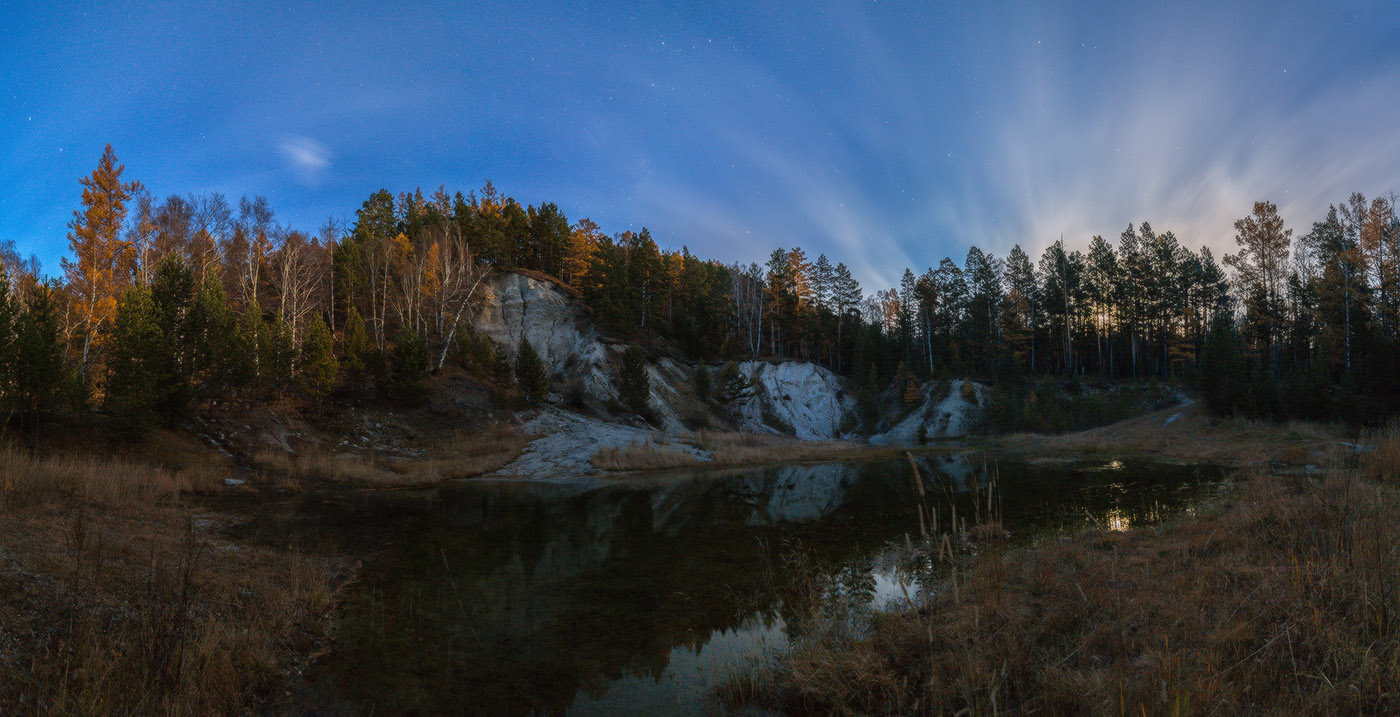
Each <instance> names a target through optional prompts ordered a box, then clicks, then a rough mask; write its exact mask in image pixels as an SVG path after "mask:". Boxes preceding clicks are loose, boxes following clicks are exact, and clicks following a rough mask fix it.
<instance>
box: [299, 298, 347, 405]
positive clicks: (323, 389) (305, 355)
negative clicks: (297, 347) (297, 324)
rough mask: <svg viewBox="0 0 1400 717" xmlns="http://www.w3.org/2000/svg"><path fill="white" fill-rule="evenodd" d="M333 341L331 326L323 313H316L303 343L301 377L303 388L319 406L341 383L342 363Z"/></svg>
mask: <svg viewBox="0 0 1400 717" xmlns="http://www.w3.org/2000/svg"><path fill="white" fill-rule="evenodd" d="M332 343H333V341H332V338H331V330H330V328H328V327H327V326H326V322H325V321H324V320H323V319H322V318H321V315H320V314H316V315H315V316H314V317H313V318H312V319H311V325H310V326H308V327H307V329H306V338H305V340H304V341H303V342H302V345H301V367H300V368H301V375H300V376H299V378H300V382H301V387H302V390H303V391H305V392H306V394H307V395H308V396H310V397H311V399H312V400H313V401H315V402H316V405H317V406H319V405H320V404H321V401H322V399H324V398H325V397H326V395H327V394H329V393H330V392H331V391H334V390H335V387H336V386H337V385H338V384H339V383H340V363H339V362H338V361H336V359H335V351H334V349H333V347H332Z"/></svg>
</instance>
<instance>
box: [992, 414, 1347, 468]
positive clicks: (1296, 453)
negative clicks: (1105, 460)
mask: <svg viewBox="0 0 1400 717" xmlns="http://www.w3.org/2000/svg"><path fill="white" fill-rule="evenodd" d="M1172 416H1176V417H1177V418H1176V419H1175V420H1172V421H1171V423H1167V421H1168V420H1169V419H1171V418H1172ZM1348 435H1349V434H1348V433H1347V431H1346V429H1344V428H1343V427H1342V426H1340V425H1331V424H1317V423H1306V422H1301V421H1294V422H1289V423H1286V424H1277V423H1270V422H1267V421H1258V420H1251V419H1246V418H1213V417H1211V416H1210V415H1209V414H1208V413H1207V412H1206V411H1205V409H1204V408H1202V407H1200V406H1198V405H1192V406H1184V407H1177V408H1169V409H1166V410H1163V411H1157V412H1154V413H1149V414H1146V415H1143V416H1138V417H1136V418H1130V419H1127V420H1124V421H1119V422H1117V423H1113V424H1110V425H1107V426H1103V427H1101V428H1094V429H1090V430H1087V431H1080V432H1078V433H1070V434H1063V435H1037V434H1015V435H1010V436H1003V437H1000V438H994V439H991V440H989V441H988V444H989V445H990V446H993V447H996V448H997V449H998V450H1000V451H1003V452H1007V453H1011V454H1022V455H1029V456H1032V457H1041V456H1046V455H1051V456H1057V457H1062V458H1065V459H1074V458H1077V457H1082V456H1084V455H1089V454H1118V455H1131V456H1134V457H1142V458H1156V459H1161V460H1179V461H1190V462H1200V463H1212V464H1216V465H1228V466H1240V467H1243V466H1248V465H1258V464H1286V465H1303V464H1307V463H1314V464H1318V465H1327V464H1330V463H1332V462H1334V461H1336V460H1339V459H1341V458H1344V457H1345V456H1346V455H1347V454H1348V453H1349V452H1350V450H1349V449H1347V448H1346V447H1345V446H1342V445H1340V442H1341V441H1349V440H1351V438H1348Z"/></svg>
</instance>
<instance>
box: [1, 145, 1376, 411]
mask: <svg viewBox="0 0 1400 717" xmlns="http://www.w3.org/2000/svg"><path fill="white" fill-rule="evenodd" d="M123 172H124V168H123V167H122V166H121V165H120V164H119V163H118V162H117V160H116V157H115V156H114V154H113V152H112V150H111V148H110V146H109V147H107V148H106V150H105V151H104V153H103V155H102V157H101V159H100V160H99V163H98V166H97V167H96V169H94V170H93V172H92V174H91V175H90V176H88V177H85V178H83V179H82V180H81V185H82V198H81V206H80V208H79V209H78V210H76V211H75V212H74V216H73V220H72V222H71V223H70V231H69V236H68V239H69V253H68V256H66V257H65V258H64V259H63V260H62V262H61V268H62V276H61V277H54V278H47V277H44V276H42V274H41V272H40V270H39V267H38V266H37V262H34V261H33V260H31V261H29V262H24V261H21V259H20V257H19V256H18V254H17V252H15V251H14V248H13V246H6V247H0V281H3V287H2V288H3V289H4V291H3V292H0V293H3V301H4V303H3V304H0V374H3V375H0V395H3V396H4V397H5V399H6V401H5V402H6V405H8V406H9V407H10V410H11V411H18V412H20V413H21V414H22V415H25V416H35V415H39V414H42V413H44V412H46V411H54V410H58V409H60V408H65V407H66V408H81V407H85V406H100V407H103V408H105V409H106V410H109V411H111V412H114V413H118V414H121V415H122V416H125V417H127V418H129V419H130V421H131V423H132V424H133V425H150V424H152V423H154V422H157V421H163V422H166V423H171V424H174V423H178V422H180V421H184V420H187V419H188V418H189V417H190V416H191V415H193V413H194V412H195V411H196V409H197V408H198V407H199V406H201V405H206V404H207V405H213V404H214V403H217V402H219V401H227V400H245V401H256V400H260V399H262V398H266V397H272V396H282V395H287V394H288V393H289V392H291V393H295V394H297V395H300V396H301V397H303V398H304V399H305V400H307V401H309V402H312V403H315V404H317V405H319V404H320V402H321V401H323V400H324V399H325V397H326V396H328V395H330V394H332V393H334V392H336V391H341V392H346V391H364V390H366V387H370V388H372V389H374V390H379V391H381V392H382V393H384V394H385V395H391V396H397V397H400V398H407V399H408V400H423V398H424V397H425V391H426V386H425V383H424V381H425V378H426V376H427V375H428V374H429V373H431V372H433V371H436V370H439V369H441V368H442V367H443V366H444V365H446V364H447V363H448V362H453V363H457V364H460V365H463V366H466V367H468V368H469V369H471V370H473V371H475V372H477V373H478V375H480V376H481V377H483V378H484V379H489V380H495V382H496V383H497V384H498V385H500V384H510V385H513V386H518V387H519V390H520V392H521V393H522V394H524V395H526V396H527V397H530V398H539V397H541V396H542V395H543V394H544V393H545V391H546V390H547V387H548V381H547V377H545V378H542V377H541V371H540V368H539V367H538V366H537V364H538V359H537V357H535V358H534V359H532V358H531V357H529V356H526V357H521V356H519V355H516V356H509V355H505V354H504V353H503V352H502V351H501V350H500V349H499V348H498V347H493V346H492V345H490V342H489V341H487V340H485V339H484V337H481V336H478V335H476V333H475V331H474V330H473V327H472V326H471V316H472V313H473V308H474V306H475V304H476V302H478V301H480V300H481V297H482V294H483V291H482V286H483V284H484V282H485V281H487V280H488V278H489V276H490V275H491V274H492V272H499V271H507V270H513V271H525V272H535V273H537V274H539V275H542V276H544V277H548V278H549V279H551V280H554V281H558V282H559V283H561V284H563V285H565V286H568V287H570V288H572V289H573V290H574V291H576V292H577V293H578V295H579V296H581V297H582V300H583V302H584V303H585V304H586V305H587V306H588V307H589V308H590V309H591V310H592V313H593V317H594V320H595V322H596V323H597V325H598V326H599V327H600V328H601V329H602V330H604V331H606V332H608V333H611V334H613V335H614V336H616V337H619V338H622V339H625V340H628V341H630V342H632V343H634V344H637V345H644V346H647V347H648V348H649V350H650V351H663V350H670V351H674V352H678V353H680V354H682V355H685V356H688V357H691V358H696V359H703V360H707V361H714V360H721V359H731V360H732V359H741V358H750V357H767V358H797V359H804V360H810V361H814V362H818V363H821V364H823V365H825V366H828V367H830V368H831V369H833V370H835V371H837V372H840V373H843V374H846V375H849V376H851V377H852V378H853V380H854V382H855V384H856V385H857V386H859V387H861V388H862V389H864V390H867V391H879V390H883V389H885V388H887V387H889V386H890V385H891V384H892V383H893V384H895V385H896V387H897V388H902V387H904V386H907V385H913V384H915V383H917V382H921V381H923V380H925V379H928V378H938V377H952V376H971V377H977V378H982V379H986V380H991V381H996V382H998V383H1001V384H1004V385H1006V386H1010V387H1016V386H1020V385H1024V384H1025V383H1026V382H1027V381H1028V380H1030V379H1033V378H1036V377H1062V378H1071V377H1074V378H1078V377H1088V376H1093V377H1100V378H1106V379H1127V380H1134V379H1136V380H1149V379H1156V380H1163V381H1177V380H1179V381H1189V382H1195V383H1197V384H1198V385H1199V386H1200V387H1201V388H1202V389H1203V390H1204V392H1205V394H1206V397H1207V400H1208V401H1209V403H1210V405H1211V407H1212V408H1214V409H1216V410H1217V411H1219V412H1221V413H1229V412H1236V411H1241V412H1248V413H1253V414H1257V415H1264V416H1270V417H1280V418H1281V417H1288V416H1303V417H1317V418H1322V417H1335V416H1339V417H1344V418H1352V419H1357V420H1376V419H1378V418H1380V417H1382V416H1384V415H1386V414H1388V413H1390V412H1391V411H1393V410H1394V408H1395V407H1396V403H1397V400H1400V377H1397V373H1398V372H1397V369H1398V368H1400V367H1398V366H1396V365H1395V364H1396V358H1395V357H1396V356H1397V352H1398V351H1400V344H1398V343H1397V342H1400V220H1397V217H1396V212H1395V197H1394V196H1389V197H1383V198H1375V199H1372V200H1370V201H1368V200H1366V199H1365V198H1364V197H1363V196H1362V195H1360V194H1353V195H1352V196H1350V197H1348V198H1347V199H1346V200H1345V201H1343V202H1340V203H1339V204H1337V205H1335V206H1333V207H1331V208H1330V209H1329V211H1328V212H1327V214H1326V216H1325V217H1323V218H1322V219H1320V220H1319V221H1316V222H1314V223H1313V224H1312V225H1311V227H1310V228H1309V229H1308V231H1306V232H1304V233H1302V234H1301V235H1299V236H1296V237H1295V236H1294V233H1293V230H1292V229H1289V228H1286V227H1285V224H1284V220H1283V218H1282V217H1280V216H1279V214H1278V210H1277V207H1275V206H1274V205H1273V204H1271V203H1268V202H1259V203H1257V204H1255V205H1254V206H1253V207H1252V211H1251V212H1250V213H1249V215H1248V216H1245V217H1243V218H1241V219H1240V220H1239V221H1237V222H1236V223H1235V231H1236V251H1235V252H1234V253H1230V254H1227V255H1225V256H1224V257H1223V258H1222V259H1221V260H1219V261H1217V259H1216V258H1215V257H1214V256H1213V255H1212V253H1211V252H1210V250H1209V249H1208V248H1205V247H1201V248H1200V249H1198V250H1194V251H1193V250H1191V249H1189V248H1187V247H1186V246H1184V245H1183V244H1182V243H1181V242H1180V241H1179V240H1178V239H1177V238H1176V237H1175V235H1174V234H1173V233H1172V232H1170V231H1166V232H1158V231H1157V230H1155V229H1154V228H1153V227H1152V226H1151V225H1150V224H1148V223H1146V222H1143V223H1141V224H1139V225H1135V226H1134V225H1130V226H1128V227H1127V228H1126V229H1125V230H1124V231H1123V232H1122V233H1121V234H1120V235H1119V236H1118V237H1117V240H1116V242H1115V241H1110V240H1107V239H1104V238H1103V237H1101V236H1095V237H1093V238H1092V239H1090V240H1089V242H1088V243H1087V246H1085V247H1083V248H1081V249H1072V248H1071V247H1069V246H1068V245H1066V243H1065V242H1064V241H1063V240H1060V241H1056V242H1054V243H1052V244H1051V245H1049V246H1048V247H1047V248H1046V249H1045V250H1044V251H1043V252H1042V253H1041V254H1040V256H1039V257H1038V258H1032V256H1031V255H1030V254H1028V253H1027V252H1025V251H1024V250H1023V249H1022V248H1021V247H1020V246H1014V247H1012V249H1011V250H1010V251H1009V252H1007V254H1006V256H1005V257H997V256H994V255H993V254H991V253H989V252H985V251H983V250H981V249H979V248H977V247H973V248H971V249H970V250H969V251H968V252H967V255H966V257H965V258H964V259H963V261H962V262H961V263H958V262H955V261H953V260H952V259H950V258H945V259H943V260H942V261H940V262H939V263H938V264H937V266H936V267H929V268H927V269H926V270H925V271H923V272H922V273H916V272H915V271H914V270H913V269H905V270H904V272H903V276H902V278H901V280H900V282H899V285H898V286H896V287H890V288H886V289H883V290H877V291H874V292H870V293H867V292H865V291H864V290H863V289H862V287H861V285H860V283H859V282H858V281H857V280H856V279H855V278H854V277H853V276H852V273H851V271H850V270H849V268H848V267H847V266H846V265H845V264H844V263H842V262H840V261H837V262H833V261H832V260H831V259H829V258H828V257H827V256H825V255H819V256H817V257H816V258H815V259H812V258H810V257H808V255H807V254H806V252H804V251H803V250H802V249H801V248H798V247H793V248H790V249H775V250H774V251H773V252H772V253H771V255H770V256H769V258H768V260H767V261H766V262H764V263H762V264H759V263H751V264H748V265H742V264H726V263H724V262H720V261H716V260H713V259H702V258H700V257H697V256H696V255H694V254H692V253H691V252H690V251H689V249H688V248H686V247H682V248H681V249H680V250H679V251H673V250H666V249H662V248H660V247H659V246H658V244H657V242H656V241H655V240H654V239H653V237H652V236H651V234H650V232H649V231H648V230H647V229H645V228H643V229H641V230H639V231H635V232H633V231H625V232H622V233H620V234H615V235H611V236H610V235H607V234H605V233H604V232H603V231H602V230H601V228H600V227H598V226H597V225H596V224H595V223H593V222H592V221H590V220H588V219H582V220H579V221H577V222H575V223H571V222H570V221H569V220H568V218H567V217H565V215H564V214H563V213H562V212H561V211H560V209H559V208H558V206H557V205H555V204H552V203H543V204H541V205H539V206H533V205H529V206H526V205H522V204H521V203H519V202H518V201H516V200H515V199H513V198H511V197H508V196H505V195H502V194H501V193H499V192H498V191H497V190H496V188H495V187H494V186H492V185H491V183H490V182H487V183H486V185H485V186H484V187H483V188H482V189H481V190H480V191H479V192H475V191H474V192H468V193H466V194H463V193H461V192H457V193H452V194H449V193H448V192H447V191H446V190H445V189H441V188H440V189H438V190H437V191H436V192H434V193H432V194H431V195H430V196H426V197H425V196H424V195H423V193H422V192H421V191H414V192H406V193H401V194H399V195H397V196H395V195H393V194H391V193H390V192H388V191H387V190H380V191H378V192H375V193H373V194H372V195H370V197H369V198H368V199H366V200H365V201H364V203H363V204H362V205H361V207H360V208H359V209H358V210H357V211H356V213H355V218H354V221H353V223H351V224H349V225H342V224H339V223H337V222H335V221H327V222H326V224H325V225H324V226H322V227H321V228H320V229H319V230H318V231H317V232H315V233H304V232H302V231H299V230H295V229H292V228H289V227H286V226H283V225H281V224H280V223H279V222H278V221H277V219H276V214H275V212H274V211H273V210H272V208H271V207H270V206H269V205H268V203H267V201H266V200H265V199H263V198H253V199H248V198H243V199H240V200H238V201H237V202H236V203H231V202H229V201H228V200H227V199H226V198H224V197H223V196H221V195H218V194H208V195H202V196H185V197H182V196H178V195H172V196H170V197H168V198H166V199H164V200H162V201H156V200H155V199H154V198H153V197H152V196H151V195H150V194H149V193H148V192H146V190H145V189H144V187H142V185H141V184H140V183H139V182H135V181H125V180H123V178H122V174H123ZM668 347H669V348H668ZM525 350H529V349H528V347H525ZM36 352H38V353H36ZM39 353H42V354H44V355H43V356H39ZM531 353H533V352H532V351H531ZM521 367H525V368H524V369H523V370H524V371H525V373H527V374H528V375H527V376H525V377H524V378H525V383H526V384H528V386H527V385H525V384H522V383H520V378H521V377H520V376H518V375H517V374H519V373H520V372H521ZM39 374H42V375H39Z"/></svg>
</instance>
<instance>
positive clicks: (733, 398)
mask: <svg viewBox="0 0 1400 717" xmlns="http://www.w3.org/2000/svg"><path fill="white" fill-rule="evenodd" d="M749 389H750V385H749V379H748V377H747V376H745V375H744V372H743V371H740V370H739V365H738V364H736V363H734V362H733V361H729V362H727V363H725V364H724V366H723V367H722V368H720V370H719V375H718V376H716V377H715V402H716V403H718V404H719V405H721V406H725V407H731V408H732V407H734V406H735V405H736V404H738V403H740V402H741V401H744V400H745V399H747V398H748V397H749Z"/></svg>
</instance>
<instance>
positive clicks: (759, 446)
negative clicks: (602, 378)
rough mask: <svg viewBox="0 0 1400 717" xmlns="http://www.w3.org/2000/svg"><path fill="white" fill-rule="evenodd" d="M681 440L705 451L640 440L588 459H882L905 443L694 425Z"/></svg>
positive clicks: (630, 467)
mask: <svg viewBox="0 0 1400 717" xmlns="http://www.w3.org/2000/svg"><path fill="white" fill-rule="evenodd" d="M685 443H686V444H687V445H689V446H691V447H694V448H697V449H699V450H701V451H704V453H705V457H704V458H701V457H697V456H696V455H695V454H693V453H691V452H690V451H688V450H686V449H685V448H682V447H679V446H674V445H664V444H658V443H654V442H638V443H632V444H628V445H625V446H620V447H613V446H609V447H604V448H600V449H598V450H597V451H596V452H594V454H593V455H592V457H590V458H589V463H590V464H591V465H592V466H593V467H594V468H596V469H598V470H602V471H617V472H624V471H648V470H666V469H671V468H685V467H690V466H704V467H709V468H718V467H728V466H746V465H760V464H765V463H801V462H806V461H811V462H829V461H842V460H886V459H890V458H896V457H898V456H900V455H903V453H904V451H905V449H904V448H900V447H891V446H874V445H871V444H869V443H859V442H855V441H802V440H798V439H796V438H793V437H792V436H784V435H777V434H772V433H748V432H739V431H710V430H701V431H696V432H695V435H694V436H692V437H691V438H689V439H687V440H686V441H685Z"/></svg>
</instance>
